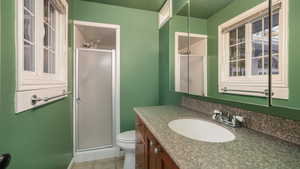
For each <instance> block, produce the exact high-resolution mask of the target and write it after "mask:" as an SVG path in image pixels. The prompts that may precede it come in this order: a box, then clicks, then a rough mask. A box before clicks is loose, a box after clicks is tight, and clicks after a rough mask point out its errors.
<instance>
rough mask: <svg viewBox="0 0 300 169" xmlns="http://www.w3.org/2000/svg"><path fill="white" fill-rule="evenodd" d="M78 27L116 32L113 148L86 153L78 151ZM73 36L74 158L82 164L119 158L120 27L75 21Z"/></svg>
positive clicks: (95, 149) (113, 68) (113, 84)
mask: <svg viewBox="0 0 300 169" xmlns="http://www.w3.org/2000/svg"><path fill="white" fill-rule="evenodd" d="M76 26H91V27H98V28H110V29H114V30H115V32H116V41H115V42H116V49H115V51H112V54H114V56H112V57H113V58H112V61H113V64H112V72H113V74H112V78H113V82H112V92H113V95H112V98H113V102H112V105H113V107H112V110H113V115H112V116H113V146H112V147H111V146H110V147H107V148H103V149H97V148H91V149H87V150H86V151H77V147H78V145H77V137H78V135H77V133H78V131H77V125H78V124H77V120H78V119H77V113H78V108H77V106H78V104H77V97H78V83H77V82H78V78H77V76H78V55H77V54H78V53H77V48H76V46H75V45H76V43H75V42H76V31H75V30H76ZM73 34H74V35H73V36H74V44H73V49H74V51H73V52H74V53H73V54H74V55H73V56H74V57H73V58H74V59H73V64H74V65H73V69H74V70H73V72H74V74H73V78H74V82H73V90H74V93H75V94H74V95H73V156H74V160H75V162H81V161H89V160H96V159H101V158H110V157H113V156H117V155H118V153H119V151H120V150H119V148H118V146H117V145H116V138H117V135H118V134H119V133H120V25H114V24H105V23H95V22H86V21H78V20H75V21H74V27H73ZM79 49H80V50H89V51H92V50H94V49H83V48H79ZM94 51H107V50H101V49H100V50H98V49H95V50H94Z"/></svg>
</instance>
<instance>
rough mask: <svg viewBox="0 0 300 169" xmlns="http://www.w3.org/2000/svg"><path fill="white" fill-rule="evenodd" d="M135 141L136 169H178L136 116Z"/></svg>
mask: <svg viewBox="0 0 300 169" xmlns="http://www.w3.org/2000/svg"><path fill="white" fill-rule="evenodd" d="M136 139H137V143H136V169H179V168H178V167H177V166H176V164H175V163H174V162H173V160H172V159H171V158H170V156H169V155H168V154H167V153H166V152H165V151H164V149H163V148H162V147H161V145H160V144H159V142H158V141H157V140H156V138H155V137H154V136H153V135H152V133H151V132H150V131H149V130H148V129H147V127H146V126H145V124H144V123H143V122H142V121H141V119H139V117H138V116H137V118H136Z"/></svg>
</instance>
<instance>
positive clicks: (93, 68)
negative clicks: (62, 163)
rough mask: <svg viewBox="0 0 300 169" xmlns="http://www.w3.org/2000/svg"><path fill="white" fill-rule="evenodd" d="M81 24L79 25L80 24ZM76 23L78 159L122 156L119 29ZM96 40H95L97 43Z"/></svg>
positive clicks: (76, 150) (75, 76)
mask: <svg viewBox="0 0 300 169" xmlns="http://www.w3.org/2000/svg"><path fill="white" fill-rule="evenodd" d="M76 23H77V24H76ZM90 25H91V23H86V22H75V31H74V32H75V42H76V43H75V49H76V50H75V62H74V63H75V66H74V69H75V75H74V79H75V82H74V90H75V96H74V159H75V161H76V162H82V161H91V160H96V159H101V158H111V157H115V156H118V153H119V149H118V148H117V145H116V135H117V134H118V133H119V68H118V67H119V66H118V65H119V64H118V59H117V57H118V48H119V45H118V43H117V41H118V38H117V37H118V36H117V33H118V29H113V28H109V27H108V26H107V25H101V24H100V26H102V27H97V26H95V23H93V24H92V25H93V26H90ZM94 42H95V43H94Z"/></svg>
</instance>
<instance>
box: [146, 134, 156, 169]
mask: <svg viewBox="0 0 300 169" xmlns="http://www.w3.org/2000/svg"><path fill="white" fill-rule="evenodd" d="M146 144H147V150H146V152H147V161H148V164H147V167H148V169H158V168H157V161H158V156H157V153H156V147H157V143H156V141H155V140H154V139H153V137H152V136H151V135H150V133H149V132H147V136H146Z"/></svg>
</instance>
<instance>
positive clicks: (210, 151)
mask: <svg viewBox="0 0 300 169" xmlns="http://www.w3.org/2000/svg"><path fill="white" fill-rule="evenodd" d="M134 110H135V111H136V113H137V114H138V115H139V117H140V118H141V119H142V121H143V122H144V123H145V125H146V126H147V128H148V129H149V130H150V131H151V132H152V134H153V135H154V136H155V137H156V139H157V140H158V141H159V143H160V144H161V146H162V147H163V148H164V149H165V151H166V152H167V153H168V154H169V155H170V157H171V158H172V159H173V160H174V162H175V163H176V164H177V166H178V167H179V168H180V169H300V146H299V145H295V144H291V143H288V142H285V141H282V140H280V139H277V138H275V137H273V136H268V135H265V134H262V133H259V132H256V131H254V130H250V129H246V128H230V127H227V126H224V125H222V124H219V123H217V122H215V121H212V120H211V117H210V116H208V115H206V114H204V113H199V112H194V111H191V110H188V109H186V108H183V107H180V106H155V107H138V108H134ZM191 118H193V119H203V120H207V121H210V122H213V123H216V124H218V125H221V126H223V127H225V128H227V129H228V130H230V131H231V132H232V133H233V134H234V135H235V136H236V139H235V140H234V141H232V142H227V143H209V142H202V141H196V140H192V139H189V138H186V137H184V136H181V135H179V134H177V133H175V132H174V131H172V130H171V129H170V128H169V127H168V123H169V122H170V121H172V120H175V119H191Z"/></svg>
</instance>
